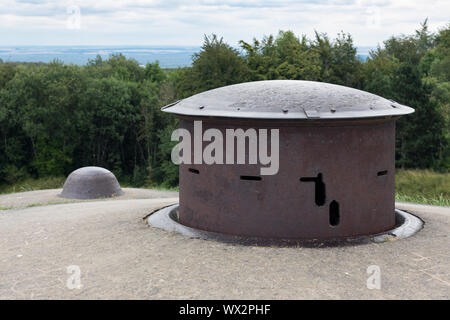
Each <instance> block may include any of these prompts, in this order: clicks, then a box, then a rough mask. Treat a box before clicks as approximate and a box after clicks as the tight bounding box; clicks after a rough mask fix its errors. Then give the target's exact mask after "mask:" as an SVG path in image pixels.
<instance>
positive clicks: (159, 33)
mask: <svg viewBox="0 0 450 320" xmlns="http://www.w3.org/2000/svg"><path fill="white" fill-rule="evenodd" d="M425 18H428V21H429V27H430V29H431V30H432V31H436V30H437V29H438V28H440V27H443V26H445V25H446V24H447V23H449V22H450V1H449V0H422V1H418V0H392V1H390V0H379V1H375V0H297V1H294V0H280V1H276V0H267V1H263V0H259V1H257V0H248V1H242V0H222V1H215V0H180V1H175V0H42V1H39V0H0V46H22V45H29V46H39V45H46V46H48V45H55V46H82V45H94V46H102V45H114V46H129V45H142V46H147V45H155V46H165V45H173V46H199V45H201V44H202V42H203V36H204V34H212V33H215V34H217V35H219V36H222V37H223V38H224V40H225V41H226V42H228V43H229V44H231V45H232V46H237V44H238V42H239V40H244V41H247V42H249V41H252V39H253V38H255V37H256V38H257V39H261V38H262V37H263V36H264V35H269V34H276V33H278V31H279V30H292V31H294V32H295V33H296V34H298V35H302V34H305V35H307V36H309V37H311V36H312V35H313V34H314V30H317V31H319V32H326V33H328V34H329V35H330V36H331V37H335V36H336V34H337V33H338V32H339V31H341V30H342V31H344V32H348V33H350V34H351V35H352V36H353V39H354V42H355V44H356V45H357V46H370V47H374V46H376V45H377V44H381V43H382V41H383V40H386V39H387V38H389V37H390V36H392V35H400V34H411V33H413V32H414V30H415V29H417V28H418V27H419V24H420V22H423V21H424V20H425Z"/></svg>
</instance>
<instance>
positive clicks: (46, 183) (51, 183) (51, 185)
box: [0, 177, 66, 194]
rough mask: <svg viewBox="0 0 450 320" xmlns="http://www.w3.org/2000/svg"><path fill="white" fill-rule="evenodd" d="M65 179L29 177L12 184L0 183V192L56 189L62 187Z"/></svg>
mask: <svg viewBox="0 0 450 320" xmlns="http://www.w3.org/2000/svg"><path fill="white" fill-rule="evenodd" d="M65 180H66V178H65V177H48V178H40V179H31V178H29V179H26V180H23V181H20V182H17V183H15V184H12V185H0V194H1V193H15V192H26V191H36V190H44V189H58V188H62V186H63V184H64V181H65Z"/></svg>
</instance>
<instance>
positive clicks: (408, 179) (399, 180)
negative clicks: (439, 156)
mask: <svg viewBox="0 0 450 320" xmlns="http://www.w3.org/2000/svg"><path fill="white" fill-rule="evenodd" d="M395 188H396V195H395V199H396V200H397V201H404V202H415V203H422V204H431V205H439V206H450V173H438V172H433V171H430V170H397V172H396V176H395Z"/></svg>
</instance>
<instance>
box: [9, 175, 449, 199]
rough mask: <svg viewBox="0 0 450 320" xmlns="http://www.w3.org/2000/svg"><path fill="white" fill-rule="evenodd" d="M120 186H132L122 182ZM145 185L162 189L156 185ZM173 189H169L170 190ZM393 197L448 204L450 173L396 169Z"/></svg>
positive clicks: (22, 185)
mask: <svg viewBox="0 0 450 320" xmlns="http://www.w3.org/2000/svg"><path fill="white" fill-rule="evenodd" d="M64 181H65V178H64V177H54V178H42V179H38V180H33V179H27V180H25V181H22V182H18V183H16V184H14V185H0V193H12V192H24V191H33V190H42V189H56V188H62V186H63V184H64ZM122 186H123V187H132V186H131V185H128V184H123V183H122ZM146 187H147V188H150V187H151V188H154V189H164V188H161V187H157V186H156V187H155V186H146ZM173 190H174V189H171V191H173ZM395 199H396V200H397V201H403V202H414V203H422V204H431V205H438V206H450V173H437V172H433V171H429V170H397V173H396V195H395Z"/></svg>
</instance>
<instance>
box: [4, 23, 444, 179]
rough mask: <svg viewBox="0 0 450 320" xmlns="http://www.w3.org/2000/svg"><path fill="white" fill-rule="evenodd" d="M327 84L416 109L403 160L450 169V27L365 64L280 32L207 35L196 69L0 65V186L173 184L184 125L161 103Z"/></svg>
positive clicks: (402, 163)
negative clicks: (243, 85) (266, 84)
mask: <svg viewBox="0 0 450 320" xmlns="http://www.w3.org/2000/svg"><path fill="white" fill-rule="evenodd" d="M272 79H298V80H313V81H322V82H329V83H334V84H339V85H344V86H349V87H353V88H357V89H361V90H365V91H369V92H372V93H375V94H378V95H380V96H383V97H385V98H388V99H392V100H395V101H397V102H399V103H402V104H405V105H408V106H410V107H412V108H415V109H416V112H415V113H414V114H412V115H409V116H406V117H402V118H401V119H400V120H399V121H398V122H397V137H396V139H397V140H396V164H397V166H398V167H399V168H403V169H411V168H415V169H429V170H432V171H435V172H444V173H446V172H448V171H449V169H450V152H449V142H450V130H449V123H450V119H449V115H450V25H447V26H443V27H442V28H441V29H440V30H438V31H437V32H435V33H433V32H430V31H429V29H428V26H427V22H426V21H425V22H424V23H422V24H421V25H420V26H419V27H418V30H416V31H413V30H412V33H411V34H410V35H398V36H394V37H391V38H389V39H387V40H385V41H384V43H383V45H381V46H379V47H378V48H377V49H376V50H373V51H372V52H371V53H370V56H369V58H368V59H367V60H365V61H363V60H362V59H360V58H359V57H358V56H357V51H356V47H355V45H354V43H353V39H352V36H351V35H350V34H347V33H344V32H341V33H339V34H338V35H337V37H336V38H330V37H329V36H328V35H327V34H324V33H320V32H316V33H315V36H314V37H313V38H307V37H306V36H302V35H300V36H298V35H296V34H294V33H293V32H291V31H280V32H279V33H278V34H277V35H269V36H266V37H264V38H263V39H254V40H253V41H252V42H250V43H248V42H244V41H240V42H239V47H237V48H236V47H233V46H231V45H230V44H228V43H226V42H225V41H224V40H223V39H222V38H220V37H218V36H216V35H210V36H205V38H204V43H203V46H202V47H201V50H200V51H199V52H198V53H196V54H195V55H194V56H193V57H192V66H191V67H186V68H178V69H170V70H169V69H162V68H161V67H160V66H159V64H158V63H157V62H155V63H149V64H147V65H146V66H145V67H143V66H140V65H139V63H138V62H137V61H135V60H132V59H127V58H126V57H124V56H123V55H113V56H111V57H110V58H109V59H107V60H104V59H102V58H101V57H100V56H98V57H97V58H96V59H93V60H91V61H90V62H89V63H88V64H86V65H84V66H76V65H67V64H64V63H62V62H61V61H53V62H52V63H48V64H35V63H10V62H8V63H7V62H2V61H1V60H0V185H11V184H14V183H16V182H18V181H22V180H24V179H37V178H45V177H60V176H67V174H69V173H70V172H71V171H73V170H75V169H77V168H79V167H83V166H88V165H95V166H101V167H105V168H107V169H109V170H111V171H113V172H114V174H115V175H116V176H117V177H118V179H119V180H120V181H121V182H123V183H126V184H127V185H132V186H136V187H139V186H144V185H146V186H163V187H173V186H177V184H178V168H177V166H175V165H174V164H172V162H171V161H170V151H171V148H172V146H173V142H171V141H170V135H171V133H172V131H173V129H174V128H175V127H176V126H177V121H176V119H175V118H174V117H173V116H171V115H168V114H166V113H163V112H161V111H160V108H161V107H162V106H164V105H167V104H169V103H171V102H173V101H176V100H178V99H183V98H185V97H188V96H190V95H192V94H195V93H199V92H202V91H205V90H209V89H213V88H217V87H221V86H225V85H230V84H235V83H240V82H247V81H257V80H272Z"/></svg>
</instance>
